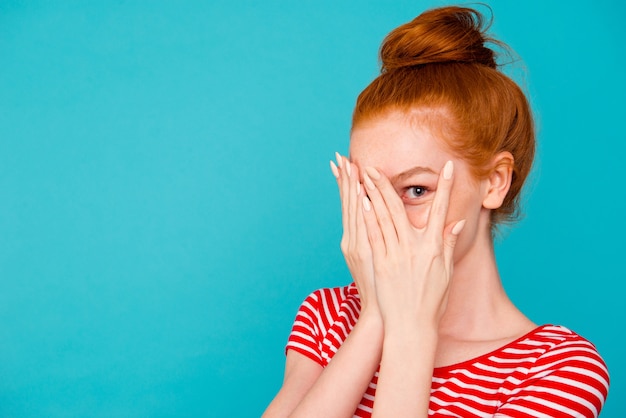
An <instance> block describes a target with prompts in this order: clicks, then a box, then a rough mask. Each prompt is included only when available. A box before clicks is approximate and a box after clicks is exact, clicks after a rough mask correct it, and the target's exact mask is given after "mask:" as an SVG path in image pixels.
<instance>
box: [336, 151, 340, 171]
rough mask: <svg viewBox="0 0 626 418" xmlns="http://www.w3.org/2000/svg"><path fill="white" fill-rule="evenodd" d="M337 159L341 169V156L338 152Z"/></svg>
mask: <svg viewBox="0 0 626 418" xmlns="http://www.w3.org/2000/svg"><path fill="white" fill-rule="evenodd" d="M335 158H336V159H337V165H338V166H339V168H341V155H339V153H338V152H335Z"/></svg>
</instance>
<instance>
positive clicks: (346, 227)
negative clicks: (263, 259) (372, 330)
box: [330, 153, 378, 313]
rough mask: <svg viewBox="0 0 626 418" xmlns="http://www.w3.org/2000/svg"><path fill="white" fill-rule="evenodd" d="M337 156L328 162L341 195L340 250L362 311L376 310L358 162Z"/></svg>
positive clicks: (372, 266) (371, 263)
mask: <svg viewBox="0 0 626 418" xmlns="http://www.w3.org/2000/svg"><path fill="white" fill-rule="evenodd" d="M336 157H337V165H335V163H333V162H332V161H331V162H330V166H331V170H332V171H333V174H334V175H335V177H336V178H337V184H338V185H339V195H340V198H341V216H342V222H343V236H342V238H341V251H342V252H343V256H344V258H345V260H346V264H347V265H348V269H349V270H350V274H351V275H352V278H353V279H354V282H355V283H356V286H357V289H358V290H359V296H360V299H361V311H362V312H365V311H373V312H376V313H377V312H378V305H377V303H376V291H375V287H374V265H373V261H372V249H371V247H370V243H369V240H368V237H367V229H366V226H365V220H364V211H363V199H362V198H363V196H365V193H364V190H363V186H362V185H361V183H360V180H359V171H358V168H357V166H356V165H354V164H352V163H351V162H350V161H349V160H348V159H347V158H345V157H343V156H341V155H339V154H338V153H337V154H336Z"/></svg>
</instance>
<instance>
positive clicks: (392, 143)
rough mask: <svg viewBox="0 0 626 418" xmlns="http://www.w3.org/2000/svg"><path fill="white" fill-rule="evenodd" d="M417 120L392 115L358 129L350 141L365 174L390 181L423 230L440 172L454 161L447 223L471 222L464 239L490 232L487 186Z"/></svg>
mask: <svg viewBox="0 0 626 418" xmlns="http://www.w3.org/2000/svg"><path fill="white" fill-rule="evenodd" d="M412 121H413V122H412ZM417 121H419V119H418V118H415V117H413V118H412V117H410V116H408V115H407V114H406V113H402V112H390V113H387V114H385V115H383V116H381V117H379V118H376V119H374V120H373V121H369V122H367V123H364V124H362V125H359V126H357V127H356V128H355V129H353V131H352V135H351V139H350V158H351V160H352V161H353V162H354V163H355V164H356V165H357V166H358V167H359V171H360V172H363V168H364V167H367V166H371V167H374V168H376V169H378V170H380V171H382V172H383V173H384V174H385V175H386V176H387V177H388V178H389V180H390V181H391V184H392V185H393V186H394V188H395V189H396V192H397V193H398V196H399V197H400V199H402V201H403V202H404V207H405V208H406V213H407V216H408V218H409V221H410V222H411V224H412V225H413V226H415V227H417V228H421V227H424V226H425V225H426V222H427V220H428V214H429V211H430V207H431V204H432V201H433V197H434V196H435V193H436V192H437V180H438V178H439V173H440V171H441V170H442V169H443V166H444V164H445V163H446V162H447V161H448V160H452V161H453V162H454V184H453V187H452V192H451V195H450V205H449V209H448V215H447V219H446V223H447V224H449V223H451V222H456V221H459V220H461V219H465V220H466V225H465V228H464V232H463V234H462V236H463V235H465V236H466V237H467V238H466V239H471V238H469V237H470V236H475V234H476V233H477V232H478V231H480V230H481V229H485V228H486V229H487V230H488V229H489V211H488V210H487V209H484V208H483V206H482V203H483V200H484V197H485V192H486V183H485V182H484V181H479V180H477V179H476V178H475V177H474V176H473V175H472V174H471V172H470V167H469V166H468V164H467V163H466V162H465V161H464V160H462V159H459V158H458V157H456V156H455V155H453V154H452V153H451V152H450V151H449V150H447V149H446V147H445V145H444V142H443V141H442V140H441V139H438V138H437V137H436V136H435V135H434V133H433V132H431V130H430V129H428V127H427V126H428V125H425V124H420V123H419V122H417ZM459 244H460V242H459Z"/></svg>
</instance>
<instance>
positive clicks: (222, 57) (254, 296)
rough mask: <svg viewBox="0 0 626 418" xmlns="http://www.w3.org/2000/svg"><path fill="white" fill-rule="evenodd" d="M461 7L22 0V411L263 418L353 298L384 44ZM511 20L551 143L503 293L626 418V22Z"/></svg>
mask: <svg viewBox="0 0 626 418" xmlns="http://www.w3.org/2000/svg"><path fill="white" fill-rule="evenodd" d="M442 4H444V3H443V2H440V1H394V2H387V1H382V0H381V1H368V2H361V1H359V2H356V1H344V2H337V1H330V0H316V1H288V0H285V1H281V2H268V1H265V2H260V1H259V2H253V1H244V0H237V1H226V0H221V1H208V2H207V1H199V0H198V1H169V2H167V1H152V2H142V1H136V0H135V1H132V0H129V1H122V0H119V1H106V2H105V1H101V2H79V1H76V2H68V1H30V2H26V1H7V0H5V1H1V2H0V416H2V417H254V416H259V415H260V414H261V412H262V411H263V409H264V408H265V406H266V405H267V403H269V401H270V400H271V398H272V397H273V396H274V394H275V393H276V391H277V390H278V389H279V387H280V384H281V380H282V372H283V365H284V353H283V347H284V344H285V342H286V338H287V336H288V333H289V330H290V327H291V323H292V320H293V317H294V315H295V312H296V310H297V308H298V306H299V304H300V302H301V301H302V299H303V298H304V297H305V296H306V295H307V294H308V293H309V292H310V291H312V290H314V289H316V288H318V287H322V286H332V285H341V284H345V283H348V282H349V281H350V278H349V275H348V273H347V269H346V268H345V265H344V262H343V259H342V256H341V253H340V251H339V239H340V236H341V230H340V213H339V203H338V199H337V191H336V187H335V183H334V180H333V178H332V176H331V174H330V171H329V169H328V160H329V159H330V158H332V157H333V153H334V151H340V152H343V153H345V152H346V151H347V144H348V132H349V128H350V125H349V122H350V117H351V112H352V106H353V103H354V100H355V98H356V96H357V94H358V93H359V92H360V91H361V90H362V89H363V88H364V87H365V86H366V85H367V84H368V83H369V81H371V80H372V79H373V78H374V77H375V76H376V74H377V55H376V54H377V50H378V47H379V45H380V41H381V40H382V38H383V37H384V35H385V34H386V33H388V32H389V31H390V30H391V29H393V28H394V27H396V26H397V25H399V24H401V23H404V22H406V21H408V20H410V19H412V18H413V17H414V16H416V15H417V14H419V13H420V12H421V11H423V10H424V9H425V8H430V7H433V6H438V5H442ZM489 4H491V6H492V8H493V10H494V14H495V23H494V26H493V32H494V33H495V34H496V36H498V37H499V38H500V39H502V40H503V41H505V42H507V43H509V44H510V45H511V46H512V47H513V48H514V49H515V50H516V52H517V53H518V54H519V55H520V56H521V57H522V58H523V63H517V64H516V65H514V66H513V69H512V70H510V71H512V74H514V75H515V77H516V78H517V79H518V80H521V81H522V83H523V84H524V85H525V86H526V88H527V90H528V91H529V95H530V98H531V100H532V102H533V105H534V109H535V111H536V113H537V115H538V117H537V121H538V127H539V140H540V149H539V158H538V163H537V165H536V169H535V172H534V176H533V180H532V181H531V184H530V187H529V192H530V193H529V198H528V203H527V205H526V217H525V219H524V220H523V221H522V222H521V223H520V224H519V226H518V227H516V228H514V229H512V230H511V231H510V232H509V233H508V234H507V236H506V239H504V240H503V241H502V242H501V243H499V244H498V248H497V251H498V257H499V262H500V265H501V272H502V276H503V279H504V282H505V285H506V287H507V289H508V291H509V293H510V295H511V297H512V299H513V300H514V301H515V302H516V303H517V304H518V305H519V306H520V307H521V308H522V309H523V310H524V311H525V312H526V313H527V314H528V315H529V316H530V317H531V319H533V320H534V321H535V322H537V323H559V324H563V325H566V326H568V327H570V328H572V329H574V330H576V331H577V332H579V333H580V334H582V335H584V336H586V337H587V338H589V339H590V340H592V341H593V342H594V343H595V344H596V345H597V347H598V349H599V350H600V352H601V353H602V355H603V356H604V358H605V359H606V361H607V363H608V365H609V367H610V371H611V377H612V388H611V392H610V395H609V400H608V402H607V405H606V408H605V410H604V413H603V415H602V416H603V417H606V418H608V417H614V418H617V417H623V416H625V415H626V406H625V405H624V401H623V399H624V398H625V397H626V367H625V365H624V354H623V353H624V344H625V343H626V337H625V335H624V332H625V326H624V319H625V316H626V315H625V313H626V312H625V311H626V304H625V302H624V296H623V295H624V286H623V284H624V281H625V279H626V274H625V273H624V268H623V264H624V263H623V260H624V259H623V257H624V247H625V246H624V235H625V233H626V229H625V226H624V216H625V214H626V204H625V202H626V197H625V195H624V188H623V179H624V173H623V167H624V162H623V159H624V153H625V151H626V147H625V139H626V135H625V133H624V129H623V122H624V117H625V114H626V113H625V111H626V108H625V105H624V99H625V98H626V83H625V82H624V75H625V73H624V65H625V59H624V57H625V56H626V48H625V47H624V41H625V40H626V31H625V29H624V28H625V27H626V25H624V22H623V16H624V12H625V10H624V6H623V5H622V3H621V2H619V1H617V0H614V1H608V0H607V1H569V2H567V3H562V2H545V1H543V0H530V1H526V2H508V1H492V2H489Z"/></svg>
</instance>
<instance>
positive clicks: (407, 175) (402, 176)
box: [389, 166, 438, 183]
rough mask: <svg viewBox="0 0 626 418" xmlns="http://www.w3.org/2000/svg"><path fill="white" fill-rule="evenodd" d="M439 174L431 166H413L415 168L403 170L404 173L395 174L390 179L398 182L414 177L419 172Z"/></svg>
mask: <svg viewBox="0 0 626 418" xmlns="http://www.w3.org/2000/svg"><path fill="white" fill-rule="evenodd" d="M424 173H426V174H438V173H437V172H436V171H435V170H433V169H432V168H430V167H419V166H416V167H413V168H409V169H408V170H405V171H403V172H402V173H398V174H396V175H395V176H393V177H391V178H390V179H389V180H390V181H391V182H392V183H397V182H401V181H404V180H406V179H408V178H410V177H413V176H415V175H417V174H424Z"/></svg>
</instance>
